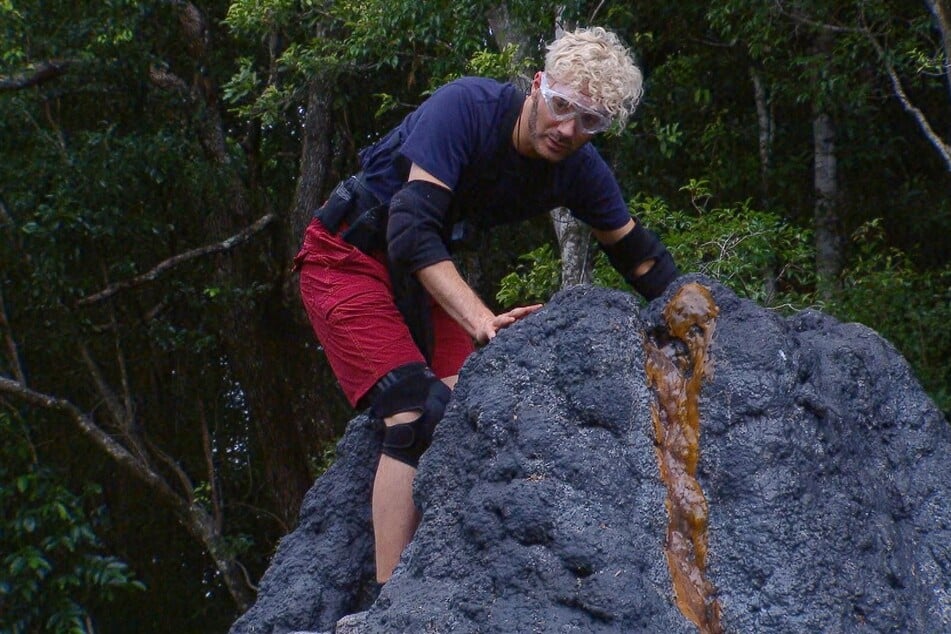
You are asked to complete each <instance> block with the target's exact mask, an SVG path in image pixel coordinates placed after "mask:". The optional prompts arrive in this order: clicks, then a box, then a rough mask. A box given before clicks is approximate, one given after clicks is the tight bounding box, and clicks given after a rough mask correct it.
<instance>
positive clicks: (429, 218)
mask: <svg viewBox="0 0 951 634" xmlns="http://www.w3.org/2000/svg"><path fill="white" fill-rule="evenodd" d="M451 202H452V192H451V191H449V190H448V189H445V188H444V187H440V186H439V185H436V184H435V183H430V182H428V181H421V180H413V181H409V182H408V183H406V184H405V185H404V186H403V188H402V189H400V190H399V191H398V192H396V194H394V195H393V198H392V199H391V200H390V214H389V220H388V222H387V226H386V242H387V251H388V254H389V256H390V261H391V262H392V263H393V264H394V265H395V266H396V267H398V268H399V269H401V270H404V271H407V272H410V273H415V272H416V271H418V270H419V269H421V268H423V267H426V266H429V265H430V264H435V263H437V262H442V261H443V260H448V259H450V256H449V249H448V248H447V247H446V245H445V243H444V242H443V234H444V233H445V225H446V218H447V215H448V214H447V212H448V210H449V204H450V203H451Z"/></svg>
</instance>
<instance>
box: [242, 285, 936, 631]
mask: <svg viewBox="0 0 951 634" xmlns="http://www.w3.org/2000/svg"><path fill="white" fill-rule="evenodd" d="M696 282H699V283H700V284H702V285H703V286H704V287H706V288H708V289H709V291H710V293H709V296H710V298H711V299H712V302H713V304H714V305H715V306H714V308H710V307H709V306H708V307H706V308H704V307H703V306H700V307H698V306H696V305H693V304H692V303H691V302H692V300H691V299H690V298H687V299H685V298H684V296H682V295H678V293H682V292H683V291H684V289H685V288H687V286H689V285H691V284H694V283H696ZM678 302H679V304H678ZM675 304H678V305H679V307H680V310H681V312H684V311H686V312H687V313H690V312H691V311H693V312H695V313H703V314H701V315H700V319H699V320H698V322H697V323H695V324H694V323H692V322H691V323H688V324H687V326H686V327H684V328H682V329H680V330H678V329H676V328H673V327H672V326H671V323H672V319H675V318H676V315H677V314H679V313H677V311H673V312H672V309H671V308H670V306H674V305H675ZM665 310H666V312H665ZM672 315H674V317H672ZM672 331H673V333H672ZM675 335H676V336H675ZM705 337H706V338H705ZM650 351H653V352H652V353H651V352H650ZM648 354H655V355H660V356H658V357H656V359H660V363H661V366H660V367H661V368H662V369H661V370H654V371H652V372H653V374H652V376H653V378H652V379H651V380H650V381H649V380H648V377H647V374H646V370H645V367H646V366H647V363H648ZM665 359H666V360H667V361H664V360H665ZM664 363H667V365H666V366H665V365H663V364H664ZM664 368H666V369H664ZM691 386H693V387H691ZM655 388H656V390H657V391H656V393H655ZM652 404H653V408H652ZM658 404H660V406H659V407H658ZM665 405H666V407H665ZM691 412H693V413H694V414H696V416H695V418H696V419H697V421H698V423H699V436H698V435H697V434H696V433H692V432H690V425H689V422H690V418H691V415H692V414H691ZM679 417H683V418H684V420H686V421H687V422H686V423H685V424H686V427H684V428H683V429H681V428H678V427H677V426H676V424H675V423H676V422H677V421H676V420H674V419H678V418H679ZM668 425H669V426H668ZM665 430H666V431H665ZM681 437H682V438H681ZM671 439H673V440H675V441H676V440H678V439H680V440H683V443H682V444H680V445H678V444H677V442H674V443H673V444H672V445H671V444H669V441H671ZM378 442H379V440H378V438H377V436H376V432H375V431H374V429H373V425H372V424H371V422H370V421H369V420H368V419H367V418H366V417H364V416H358V417H357V418H355V419H354V420H353V421H351V423H350V425H349V427H348V430H347V433H346V435H345V437H344V439H343V440H342V441H341V444H340V446H339V448H338V460H337V462H336V463H335V464H334V466H333V467H332V468H331V469H330V470H329V471H328V472H327V473H326V474H325V475H324V476H322V477H321V478H320V479H319V480H318V481H317V483H316V484H315V486H314V488H313V489H312V490H311V492H310V493H309V495H308V496H307V499H306V501H305V504H304V506H303V508H302V510H301V520H300V525H299V527H298V528H297V529H296V530H295V531H294V532H293V533H291V534H290V535H288V536H287V537H286V538H285V539H284V541H283V542H282V543H281V546H280V548H279V549H278V552H277V553H276V555H275V557H274V560H273V562H272V564H271V567H270V568H269V570H268V572H267V573H266V575H265V577H264V578H263V579H262V581H261V584H260V592H259V598H258V601H257V603H256V604H255V606H254V607H253V608H252V609H251V610H249V611H248V613H246V614H245V615H244V616H243V617H241V618H240V619H239V620H238V621H237V622H236V623H235V624H234V626H233V627H232V630H231V632H232V634H245V633H248V634H250V633H267V634H272V633H273V634H277V633H281V634H283V633H285V632H292V631H309V632H330V631H333V630H334V629H335V628H336V624H337V622H338V620H339V619H341V618H342V617H345V616H346V615H352V614H354V613H360V612H364V613H362V614H359V615H358V616H350V617H349V618H348V619H347V620H346V621H345V622H344V623H341V626H340V627H339V630H338V631H339V632H344V631H345V632H347V633H349V634H361V633H363V632H366V633H371V632H372V633H374V634H376V633H385V632H452V633H467V632H505V633H512V632H661V633H663V634H676V633H678V632H696V631H698V630H700V631H704V632H716V631H725V632H751V633H753V632H765V631H768V632H790V633H792V632H797V633H798V632H806V631H815V632H819V631H821V632H882V631H908V632H911V631H914V632H941V631H951V503H949V501H948V500H949V493H951V427H949V425H948V423H947V421H945V420H944V418H943V417H942V415H941V413H940V412H939V411H938V410H937V409H936V407H935V406H934V405H933V403H932V402H931V401H930V400H929V399H928V398H927V396H925V394H924V393H923V392H922V390H921V388H920V386H919V385H918V383H917V381H916V380H915V379H914V377H913V376H912V374H911V372H910V369H909V367H908V365H907V364H906V363H905V361H904V360H903V359H902V358H901V357H900V355H899V354H898V353H897V352H896V351H895V350H894V348H893V347H892V346H891V345H890V344H888V343H887V342H886V341H884V340H883V339H882V338H881V337H879V336H878V335H877V334H875V333H874V332H873V331H871V330H869V329H867V328H865V327H863V326H860V325H857V324H843V323H840V322H838V321H836V320H834V319H832V318H830V317H828V316H826V315H823V314H821V313H818V312H813V311H807V312H803V313H800V314H797V315H795V316H793V317H791V318H784V317H781V316H779V315H777V314H775V313H773V312H770V311H767V310H764V309H762V308H760V307H758V306H756V305H755V304H753V303H750V302H747V301H741V300H739V299H737V297H736V296H735V295H734V294H733V293H732V292H730V291H729V290H728V289H726V288H725V287H723V286H720V285H718V284H716V283H714V282H712V281H711V280H707V279H703V278H696V277H692V276H688V277H685V278H683V279H682V280H680V281H679V282H678V284H677V285H676V287H674V288H671V289H669V290H668V292H667V293H666V294H665V296H664V297H663V298H660V299H658V300H657V301H655V302H653V303H652V304H651V305H650V306H648V307H647V308H646V309H643V310H642V309H641V308H640V307H639V306H638V305H637V303H636V301H635V300H634V298H633V297H631V296H629V295H627V294H625V293H622V292H617V291H609V290H604V289H598V288H594V287H576V288H573V289H569V290H567V291H564V292H562V293H560V294H559V295H557V296H556V297H555V298H553V299H552V301H551V302H550V303H549V304H548V305H547V306H546V307H545V308H544V309H543V310H542V311H540V312H539V313H537V314H535V315H533V316H532V317H530V318H528V319H526V320H524V321H522V322H519V323H518V324H516V325H514V326H513V327H511V328H508V329H506V330H505V331H503V332H502V333H501V334H500V335H499V336H498V337H497V338H496V339H495V340H493V341H492V342H491V344H489V345H488V346H486V347H485V348H483V349H482V350H481V351H479V352H478V353H477V354H475V355H473V356H472V357H471V358H470V360H469V361H468V362H467V363H466V365H465V367H464V368H463V372H462V374H461V378H460V382H459V385H458V386H457V388H456V391H455V393H454V396H453V400H452V402H451V404H450V407H449V410H448V411H447V414H446V417H445V418H444V420H443V421H442V423H440V426H439V428H438V430H437V433H436V437H435V439H434V443H433V446H432V448H431V449H430V450H429V452H427V454H426V455H425V456H424V457H423V460H422V462H421V464H420V471H419V475H418V477H417V480H416V484H415V495H416V498H417V501H418V504H419V505H420V507H421V509H422V510H423V521H422V523H421V525H420V528H419V530H418V532H417V534H416V537H415V539H414V541H413V543H412V544H411V545H410V546H409V548H408V549H407V551H406V552H405V553H404V556H403V559H402V561H401V564H400V566H399V568H398V569H397V571H396V574H395V575H394V577H393V578H392V579H391V580H390V582H389V583H387V584H386V585H385V586H384V587H383V588H382V590H381V591H379V595H378V596H377V589H376V587H375V584H374V583H373V569H372V533H371V527H370V523H369V517H370V513H369V497H370V487H371V484H372V477H373V467H374V466H375V455H376V452H377V450H378ZM665 456H668V457H670V456H674V457H677V456H680V457H681V458H684V457H685V459H686V462H683V463H678V462H677V461H676V460H673V461H671V462H669V463H667V462H665ZM659 465H663V466H664V471H660V470H659ZM678 465H679V466H678ZM661 473H665V474H666V475H665V476H664V477H663V478H662V477H661ZM671 474H673V475H681V476H687V477H686V478H685V479H683V480H678V479H677V478H675V477H673V476H672V475H671ZM671 483H673V484H671ZM668 496H670V498H669V499H668ZM678 508H682V509H684V510H685V512H686V514H685V515H684V516H682V517H680V519H679V520H678V519H677V517H678V516H677V513H675V511H676V510H677V509H678ZM672 517H673V518H674V519H671V518H672ZM678 552H679V553H682V554H683V557H679V556H676V553H678ZM669 562H670V563H671V565H672V566H674V570H673V572H672V570H671V568H670V566H669V565H668V564H669ZM687 582H690V583H687ZM691 583H692V584H693V585H691ZM675 587H676V588H677V590H676V591H675ZM374 599H375V600H374Z"/></svg>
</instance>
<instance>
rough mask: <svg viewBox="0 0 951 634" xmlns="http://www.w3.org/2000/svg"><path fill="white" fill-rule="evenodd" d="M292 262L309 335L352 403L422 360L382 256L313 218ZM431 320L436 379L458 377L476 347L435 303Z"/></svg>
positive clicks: (355, 404)
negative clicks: (400, 369) (313, 336)
mask: <svg viewBox="0 0 951 634" xmlns="http://www.w3.org/2000/svg"><path fill="white" fill-rule="evenodd" d="M294 264H295V267H296V268H297V269H298V270H299V271H300V290H301V298H302V299H303V302H304V308H305V309H306V310H307V315H308V316H309V317H310V322H311V324H312V325H313V327H314V333H315V334H316V335H317V339H318V340H319V341H320V343H321V344H322V345H323V348H324V352H325V353H326V355H327V359H328V361H329V362H330V367H331V368H332V369H333V371H334V374H335V375H336V377H337V380H338V381H339V382H340V387H342V388H343V391H344V393H345V394H346V396H347V400H349V401H350V404H351V405H353V406H354V407H356V406H357V404H358V403H359V402H360V399H361V398H363V396H364V395H365V394H366V393H367V392H368V391H370V388H372V387H373V386H374V385H375V384H376V382H377V381H379V380H380V379H381V378H382V377H383V376H385V375H386V374H387V373H389V372H390V371H391V370H394V369H395V368H398V367H400V366H403V365H406V364H407V363H415V362H423V363H425V358H424V356H423V354H422V353H421V352H420V350H419V348H418V347H417V346H416V344H415V343H414V342H413V337H412V335H411V334H410V331H409V328H408V327H407V325H406V322H405V321H404V320H403V316H402V315H401V314H400V312H399V309H397V307H396V303H395V300H394V298H393V289H392V285H391V284H390V274H389V271H388V270H387V267H386V264H385V263H384V262H383V259H382V256H381V257H380V258H379V259H377V258H374V257H371V256H369V255H367V254H365V253H363V252H362V251H360V250H359V249H357V248H356V247H354V246H353V245H351V244H349V243H347V242H345V241H344V240H343V239H341V238H340V236H339V235H334V234H332V233H330V232H329V231H328V230H327V229H326V228H325V227H324V226H323V225H322V224H321V223H320V221H319V220H314V221H312V222H311V223H310V225H309V226H308V227H307V230H306V232H305V233H304V244H303V246H302V247H301V250H300V253H298V254H297V257H295V258H294ZM431 315H432V320H431V321H432V328H433V342H434V343H433V359H432V364H431V367H432V370H433V372H434V373H435V374H436V376H438V377H439V378H444V377H447V376H452V375H454V374H458V373H459V368H461V367H462V364H463V362H464V361H465V360H466V358H467V357H468V356H469V355H470V354H471V353H472V351H473V349H474V346H473V343H472V338H471V337H470V336H469V334H468V333H467V332H466V331H465V330H464V329H463V328H462V326H460V325H459V324H458V323H456V321H455V320H453V319H452V318H451V317H450V316H449V315H448V314H447V313H446V312H445V311H444V310H443V309H442V307H440V306H439V305H438V304H436V303H435V302H432V306H431Z"/></svg>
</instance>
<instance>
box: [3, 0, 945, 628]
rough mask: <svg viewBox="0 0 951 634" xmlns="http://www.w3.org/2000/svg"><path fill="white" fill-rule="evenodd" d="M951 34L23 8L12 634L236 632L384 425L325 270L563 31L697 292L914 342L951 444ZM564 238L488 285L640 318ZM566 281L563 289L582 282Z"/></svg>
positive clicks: (13, 356)
mask: <svg viewBox="0 0 951 634" xmlns="http://www.w3.org/2000/svg"><path fill="white" fill-rule="evenodd" d="M949 7H951V5H949V2H948V0H921V1H907V0H865V1H858V0H831V1H830V0H769V1H766V0H722V1H720V2H716V3H710V2H696V1H692V0H684V1H681V2H676V3H672V2H668V1H667V0H663V1H659V0H646V1H641V2H636V3H634V2H608V1H600V2H568V3H558V4H554V3H549V2H540V1H516V0H513V1H511V2H507V3H499V2H488V1H479V0H453V1H442V0H440V1H434V2H418V1H415V0H410V1H407V0H386V1H385V2H384V1H382V0H326V1H321V0H297V1H292V0H237V1H234V2H227V1H224V0H221V1H213V0H209V1H198V0H196V1H195V2H189V1H188V0H152V1H149V2H133V1H131V0H103V1H97V2H89V1H86V2H78V3H77V2H72V1H66V0H48V1H45V2H39V1H37V0H33V1H29V0H0V36H2V39H0V270H2V279H0V340H2V345H0V350H2V352H0V430H2V437H0V502H2V516H0V559H2V561H0V631H3V632H40V631H43V632H93V631H96V632H130V631H135V632H138V633H140V634H146V633H150V632H170V631H174V632H181V633H187V632H211V631H225V630H226V629H227V627H228V625H229V624H230V623H231V622H232V621H233V619H234V618H235V616H236V615H237V614H239V613H240V612H241V611H242V610H244V609H246V608H247V607H248V605H249V604H250V603H251V602H252V601H253V598H254V592H255V586H254V584H255V582H256V581H257V579H259V578H260V575H261V574H262V572H263V571H264V569H265V568H266V565H267V563H268V559H269V557H270V556H271V554H272V553H273V550H274V547H275V545H276V543H277V541H278V540H279V539H280V537H281V536H282V535H284V534H285V533H287V532H288V531H289V530H291V529H292V528H293V526H294V522H295V518H296V515H297V510H298V507H299V504H300V501H301V498H302V496H303V495H304V493H305V492H306V491H307V489H308V488H309V487H310V485H311V484H312V483H313V480H314V478H315V477H316V476H317V475H319V474H320V473H321V472H322V470H323V469H325V468H326V466H327V465H328V464H329V463H330V462H331V461H332V459H333V449H334V442H335V440H336V438H338V437H339V434H340V433H341V432H342V430H343V427H344V425H345V424H346V422H347V421H348V420H349V419H350V418H351V417H352V416H353V414H354V412H353V411H352V410H350V409H349V408H348V406H347V405H346V403H345V402H344V400H343V398H342V397H341V395H340V392H339V389H338V388H337V386H336V384H335V382H334V380H333V378H332V376H331V374H330V372H329V369H328V367H327V365H326V363H325V360H324V357H323V355H322V354H321V350H320V349H319V347H318V346H317V345H316V342H315V341H314V337H313V335H312V333H311V331H310V329H309V326H308V325H307V323H306V321H305V319H304V317H303V312H302V310H301V306H300V303H299V299H298V297H297V289H296V280H295V277H294V275H293V273H292V270H291V261H292V258H293V256H294V254H295V253H296V250H297V247H298V244H299V240H300V237H301V233H302V229H303V227H304V226H305V225H306V223H307V222H308V220H309V218H310V214H311V212H312V210H313V209H314V208H316V207H317V206H318V205H319V203H320V202H321V201H322V200H323V199H324V197H325V196H326V195H327V193H328V191H329V190H330V189H331V188H332V187H333V185H334V184H335V183H336V182H337V181H338V180H339V179H340V178H341V177H343V176H346V175H348V174H349V173H351V172H352V171H353V170H354V168H355V166H356V151H357V150H358V149H359V148H360V147H362V146H364V145H366V144H367V143H370V142H372V141H373V140H374V139H376V138H378V137H379V135H381V134H382V133H383V132H385V131H386V130H387V129H388V128H389V127H390V126H392V125H393V124H394V123H395V122H397V121H398V120H399V119H400V118H401V117H403V116H404V115H405V114H406V113H407V112H409V111H410V110H411V109H412V108H413V107H414V106H415V105H417V104H419V103H420V102H421V101H422V100H423V99H425V98H426V95H427V94H428V93H429V92H430V91H431V90H432V89H433V88H434V87H436V86H438V85H440V84H442V83H444V82H445V81H447V80H449V79H452V78H454V77H457V76H460V75H463V74H481V75H489V76H494V77H498V78H501V79H506V78H508V79H514V80H515V81H519V82H521V83H522V85H527V84H526V81H527V80H528V79H529V78H530V77H531V75H532V72H533V71H534V70H535V69H537V68H538V67H539V66H540V65H541V60H542V56H543V53H544V51H543V43H544V42H546V41H550V40H551V39H552V38H553V37H554V36H555V34H556V32H557V30H558V29H559V28H561V27H562V26H574V25H593V24H597V25H602V26H606V27H608V28H611V29H613V30H615V31H616V32H617V33H619V34H620V35H621V36H622V38H623V39H624V40H625V41H626V42H627V43H628V44H629V45H630V46H631V48H632V50H633V52H634V53H635V55H636V57H637V58H638V60H639V61H640V63H641V65H642V67H643V69H644V72H645V76H646V94H645V97H644V100H643V102H642V104H641V105H640V107H639V109H638V111H637V113H636V115H635V117H634V118H633V120H632V121H631V122H630V123H629V125H628V126H627V128H626V129H625V130H623V131H615V132H614V133H611V134H606V135H603V136H601V137H599V138H598V139H596V141H595V143H596V144H597V146H598V148H599V150H600V151H601V152H602V153H603V154H604V156H605V157H606V158H607V160H608V161H609V162H610V163H611V165H612V166H613V167H614V168H615V170H616V172H617V175H618V178H619V181H620V182H621V185H622V188H623V189H624V191H625V193H626V195H627V196H628V198H629V200H630V205H631V210H632V213H636V214H637V215H638V216H639V217H640V218H641V219H643V220H644V222H645V223H647V224H648V225H649V226H650V227H652V228H653V229H655V230H656V231H657V232H658V233H659V234H660V235H661V236H662V238H663V239H664V240H665V242H666V243H667V244H668V245H669V246H670V248H671V250H672V251H673V252H674V254H675V257H676V259H677V261H678V263H679V264H680V266H681V269H682V270H684V271H703V272H705V273H708V274H710V275H712V276H714V277H716V278H718V279H720V280H721V281H723V282H724V283H725V284H727V285H729V286H731V287H732V288H734V290H736V291H737V292H738V293H740V294H742V295H744V296H747V297H750V298H752V299H755V300H756V301H758V302H760V303H761V304H763V305H765V306H769V307H771V308H774V309H776V310H778V311H786V312H788V311H792V310H798V309H802V308H806V307H814V308H819V309H822V310H825V311H827V312H830V313H832V314H834V315H836V316H837V317H839V318H841V319H843V320H848V321H860V322H862V323H865V324H867V325H868V326H870V327H872V328H874V329H876V330H877V331H879V332H880V333H881V334H883V335H884V336H885V337H887V338H888V339H889V340H890V341H892V342H893V343H894V344H895V345H896V346H897V347H898V348H899V349H900V350H901V352H902V353H903V354H904V355H905V356H906V358H907V359H908V360H909V361H910V363H911V364H912V366H913V367H914V369H915V371H916V373H917V375H918V377H919V378H920V379H921V381H922V383H923V385H924V386H925V387H926V389H927V390H928V391H929V393H930V394H931V395H932V397H933V398H934V399H935V401H936V402H937V403H938V404H939V406H940V407H941V408H942V409H943V410H944V411H945V412H946V413H947V412H948V411H949V410H951V364H949V362H948V358H949V355H951V291H949V287H951V257H949V249H948V235H949V231H951V197H949V193H951V192H949V185H951V145H949V144H951V67H949V63H948V60H949V59H951V54H949V52H951V8H949ZM590 247H591V243H590V238H589V237H588V236H587V235H586V234H585V232H584V231H583V229H581V230H579V229H578V227H576V226H573V225H571V223H570V222H568V221H567V220H566V219H565V218H564V215H563V214H559V213H557V212H556V213H555V214H553V216H552V218H550V219H549V218H541V219H539V221H538V222H532V223H529V224H528V225H526V226H523V227H520V230H519V231H516V232H512V231H501V232H496V233H494V234H493V235H492V237H491V240H490V242H489V243H488V245H487V246H486V248H484V249H482V250H480V251H479V253H477V254H469V255H467V256H466V257H465V261H464V262H460V265H461V266H463V267H464V269H465V271H466V274H467V276H468V277H469V279H470V280H471V281H472V283H473V284H474V285H475V286H476V288H477V289H478V290H479V291H480V293H481V294H482V295H483V297H485V298H486V299H487V300H488V301H490V302H491V303H492V305H493V306H497V307H501V306H506V305H511V304H512V303H518V302H523V301H529V300H532V299H536V298H541V299H545V298H547V297H548V296H550V294H551V293H552V292H553V291H554V290H556V289H557V288H558V286H559V285H560V284H562V283H568V282H574V281H578V280H593V281H595V282H597V283H603V284H612V285H618V286H622V284H621V283H620V280H619V279H618V278H617V277H616V276H615V275H614V274H613V273H612V272H610V271H609V270H608V268H607V267H605V265H604V262H603V261H602V256H600V255H597V251H596V250H595V249H592V248H590ZM562 253H564V254H565V257H564V258H563V260H560V259H559V255H560V254H562Z"/></svg>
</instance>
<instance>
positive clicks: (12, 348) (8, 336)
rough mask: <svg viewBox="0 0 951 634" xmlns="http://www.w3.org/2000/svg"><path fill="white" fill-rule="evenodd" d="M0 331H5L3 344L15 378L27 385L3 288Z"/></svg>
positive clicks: (0, 290) (0, 304)
mask: <svg viewBox="0 0 951 634" xmlns="http://www.w3.org/2000/svg"><path fill="white" fill-rule="evenodd" d="M0 331H3V343H4V345H5V346H6V349H7V350H6V351H7V363H9V364H10V369H11V371H12V372H13V376H14V377H15V378H16V380H17V381H18V382H19V383H21V384H23V385H26V373H24V372H23V366H22V365H21V364H20V352H19V350H17V342H16V339H14V338H13V331H12V329H11V328H10V322H9V320H8V319H7V307H6V304H4V301H3V288H2V287H0Z"/></svg>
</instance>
